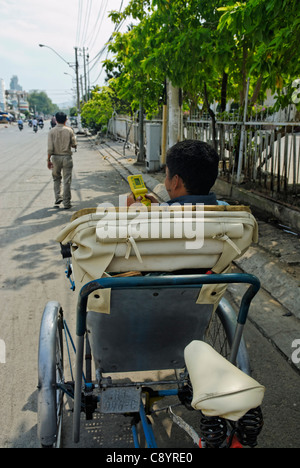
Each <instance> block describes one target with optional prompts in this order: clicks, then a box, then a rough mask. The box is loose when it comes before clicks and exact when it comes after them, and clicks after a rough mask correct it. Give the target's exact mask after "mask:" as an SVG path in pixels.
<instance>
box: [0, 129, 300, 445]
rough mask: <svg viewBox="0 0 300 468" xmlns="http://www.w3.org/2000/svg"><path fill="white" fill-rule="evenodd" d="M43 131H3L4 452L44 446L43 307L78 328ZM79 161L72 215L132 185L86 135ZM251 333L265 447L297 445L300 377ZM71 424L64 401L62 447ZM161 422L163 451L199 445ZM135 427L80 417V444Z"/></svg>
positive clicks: (0, 318) (0, 405)
mask: <svg viewBox="0 0 300 468" xmlns="http://www.w3.org/2000/svg"><path fill="white" fill-rule="evenodd" d="M47 133H48V125H46V126H45V128H44V129H43V130H39V131H38V133H37V134H34V133H33V131H32V129H30V128H29V127H27V126H25V127H24V130H23V131H22V132H20V131H19V130H18V127H17V126H15V125H11V126H9V127H7V128H3V127H0V168H1V172H0V180H1V202H0V203H1V205H0V229H1V236H0V255H1V269H0V280H1V311H0V344H2V345H3V344H5V356H4V357H5V362H2V361H3V360H4V359H2V361H1V359H0V395H1V397H0V421H1V425H0V447H1V448H24V447H26V448H27V447H32V448H38V447H39V443H38V440H37V425H36V421H37V403H36V401H37V400H36V398H37V389H36V387H37V351H38V338H39V328H40V323H41V316H42V312H43V309H44V306H45V304H46V303H47V302H48V301H49V300H57V301H59V302H60V303H61V305H62V307H63V309H64V311H65V317H66V319H67V322H68V323H69V324H70V328H71V330H72V327H73V326H74V316H75V307H76V293H74V292H72V291H71V290H70V289H69V283H68V281H67V279H66V277H65V273H64V263H63V260H62V258H61V256H60V249H59V245H58V244H57V243H56V242H55V241H54V238H55V236H56V234H57V233H58V232H59V230H60V228H61V227H63V226H64V225H65V224H66V223H67V222H68V220H69V217H70V215H71V212H70V211H65V210H62V209H59V210H57V209H55V208H54V207H53V202H54V194H53V183H52V179H51V172H50V171H49V170H48V169H47V164H46V158H47V153H46V147H47ZM73 159H74V176H73V185H72V193H73V206H74V207H73V209H72V211H73V212H74V211H76V210H77V209H80V208H83V207H88V206H96V205H97V204H98V203H101V202H104V201H107V200H110V201H112V202H113V203H115V204H116V205H117V202H118V195H119V194H123V193H125V192H127V191H128V185H127V183H126V182H125V181H124V180H123V179H122V178H121V177H120V175H119V174H118V173H117V172H116V171H115V170H114V169H113V168H112V167H111V165H110V164H109V163H108V162H107V161H106V160H104V159H103V158H101V157H100V156H99V154H98V153H97V151H95V149H93V148H91V145H90V143H89V141H88V139H86V138H84V137H80V138H79V146H78V152H76V153H74V158H73ZM270 302H272V301H271V299H270V297H269V296H267V295H265V294H264V293H262V294H261V295H260V296H259V299H258V300H257V302H256V305H255V307H257V308H260V307H261V308H262V309H263V307H264V306H265V304H269V303H270ZM278 307H280V306H278ZM282 312H283V313H284V310H282ZM246 338H247V343H248V348H249V353H250V357H251V362H252V367H253V372H254V377H255V378H257V379H258V380H259V381H260V382H261V383H262V384H264V385H265V386H266V389H267V390H266V397H265V400H264V403H263V412H264V416H265V427H264V430H263V432H262V434H261V436H260V438H259V446H260V447H270V448H277V447H286V448H299V447H300V441H299V437H298V431H299V427H300V398H299V383H300V381H299V378H300V377H299V375H298V374H297V373H296V372H295V371H294V370H293V369H291V367H290V366H289V365H288V364H287V362H286V361H285V359H284V358H283V357H282V356H281V355H280V354H279V353H278V352H277V351H276V350H275V349H274V348H273V346H272V345H271V344H270V343H269V342H268V340H267V339H266V338H264V337H262V336H261V334H260V333H259V332H258V330H257V329H256V328H255V326H253V325H252V324H251V323H249V324H248V326H247V330H246ZM299 338H300V337H299ZM2 357H3V356H2ZM0 358H1V355H0ZM188 417H191V416H188ZM71 420H72V413H71V412H70V406H69V402H68V401H67V402H66V411H65V423H64V438H63V442H64V446H65V447H72V446H73V444H72V441H71V435H70V430H71V425H72V421H71ZM156 424H157V428H158V431H159V433H160V434H161V438H162V441H163V444H164V446H165V447H168V446H169V447H170V446H171V447H172V444H173V442H170V439H169V436H170V434H172V436H173V435H174V437H175V439H174V440H175V444H176V447H185V448H191V447H193V445H192V443H191V442H190V440H189V438H188V437H187V436H186V435H185V434H183V433H182V431H181V430H180V429H177V428H176V427H173V426H172V424H170V421H169V420H168V418H167V417H165V416H161V417H157V421H156ZM129 425H130V421H129V420H128V419H127V418H125V417H121V418H120V417H118V416H115V415H113V416H109V417H108V416H103V415H100V414H97V415H96V417H95V419H94V420H93V421H91V422H85V421H84V420H83V421H82V439H81V442H80V444H79V446H80V447H102V448H113V449H117V448H120V447H132V446H133V443H132V437H131V432H130V428H129ZM173 447H174V445H173Z"/></svg>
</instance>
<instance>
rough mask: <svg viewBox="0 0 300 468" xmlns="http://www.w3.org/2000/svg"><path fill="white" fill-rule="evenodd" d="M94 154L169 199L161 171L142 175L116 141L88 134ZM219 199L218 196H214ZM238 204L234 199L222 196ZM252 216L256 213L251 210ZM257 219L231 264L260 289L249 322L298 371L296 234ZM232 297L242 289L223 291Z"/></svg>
mask: <svg viewBox="0 0 300 468" xmlns="http://www.w3.org/2000/svg"><path fill="white" fill-rule="evenodd" d="M89 139H90V141H91V143H92V144H93V145H94V149H95V150H97V151H99V155H100V157H102V158H104V159H106V160H108V161H109V162H110V163H111V164H112V166H113V167H114V168H115V169H116V170H117V171H118V172H119V174H120V175H121V176H122V177H123V178H124V179H125V180H127V176H128V175H130V174H139V173H142V174H143V178H144V181H145V184H146V186H147V188H148V190H149V192H152V193H153V194H154V195H155V196H156V198H158V200H159V201H160V202H163V201H166V200H168V199H169V197H168V194H167V192H166V190H165V187H164V183H163V182H164V178H165V176H164V173H163V172H156V173H147V170H146V167H145V165H144V164H137V163H136V156H135V154H134V151H133V149H131V148H125V149H124V144H123V143H122V142H118V141H112V140H108V139H103V140H101V142H100V141H97V140H96V139H95V137H89ZM219 198H220V197H219ZM226 201H228V202H230V203H234V204H238V201H237V200H226ZM254 214H255V216H256V217H257V214H256V213H254ZM257 219H258V224H259V242H258V244H256V245H253V246H251V247H250V248H249V249H248V251H247V252H246V253H245V254H244V255H243V256H242V257H241V258H240V259H238V260H237V261H236V262H235V269H236V270H237V271H239V270H240V271H243V272H247V273H250V274H253V275H255V276H257V277H258V278H259V280H260V282H261V286H262V288H261V291H260V293H259V294H258V295H257V297H256V298H255V299H254V301H253V307H252V309H251V314H250V317H249V318H250V320H251V321H252V322H253V323H254V324H255V326H256V327H257V328H258V329H259V330H260V332H261V333H262V334H263V335H264V336H266V337H267V338H268V339H269V340H270V341H271V342H272V343H273V345H274V346H275V347H276V348H277V349H278V350H279V351H280V352H281V353H282V354H283V355H284V356H285V357H286V359H287V360H288V361H289V362H290V363H291V364H292V365H293V366H294V367H295V368H296V369H297V370H298V371H300V363H299V364H296V363H292V362H291V355H292V353H293V351H294V348H292V343H293V341H294V340H296V339H299V340H300V238H299V236H297V235H295V234H291V233H289V232H286V231H288V229H286V230H282V229H279V228H278V227H276V226H275V225H272V224H270V223H268V222H266V221H262V220H261V219H259V218H257ZM229 291H230V293H231V294H233V295H234V297H235V298H237V297H240V296H241V294H242V288H241V287H236V286H232V287H230V289H229Z"/></svg>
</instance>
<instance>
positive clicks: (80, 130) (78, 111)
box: [39, 44, 82, 132]
mask: <svg viewBox="0 0 300 468" xmlns="http://www.w3.org/2000/svg"><path fill="white" fill-rule="evenodd" d="M39 46H40V47H46V48H47V49H50V50H52V52H54V53H55V54H56V55H57V56H58V57H59V58H60V59H61V60H62V61H63V62H65V63H66V64H67V65H68V66H69V67H71V68H73V67H74V65H71V64H70V62H67V61H66V60H65V59H64V58H63V57H62V56H61V55H60V54H59V53H58V52H56V50H54V49H52V47H49V46H47V45H45V44H39ZM75 72H76V85H77V114H78V131H79V132H82V127H81V115H80V96H79V81H78V59H77V47H75Z"/></svg>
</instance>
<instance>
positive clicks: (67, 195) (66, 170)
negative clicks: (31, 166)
mask: <svg viewBox="0 0 300 468" xmlns="http://www.w3.org/2000/svg"><path fill="white" fill-rule="evenodd" d="M51 161H52V164H53V168H52V177H53V181H54V195H55V203H56V204H58V203H61V201H62V202H63V204H64V206H65V207H69V206H70V205H71V182H72V169H73V159H72V156H71V155H70V156H69V155H52V157H51ZM62 180H63V191H62Z"/></svg>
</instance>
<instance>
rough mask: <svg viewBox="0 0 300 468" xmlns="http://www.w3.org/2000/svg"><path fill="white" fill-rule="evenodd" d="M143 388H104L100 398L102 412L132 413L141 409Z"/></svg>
mask: <svg viewBox="0 0 300 468" xmlns="http://www.w3.org/2000/svg"><path fill="white" fill-rule="evenodd" d="M140 399H141V389H140V388H136V387H118V388H107V389H105V390H102V392H101V398H100V411H101V413H131V412H138V411H139V409H140Z"/></svg>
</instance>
